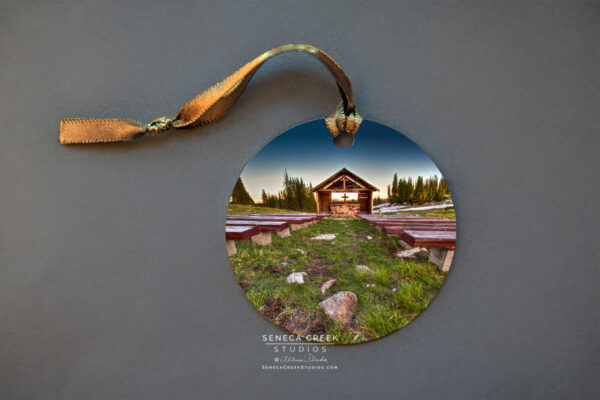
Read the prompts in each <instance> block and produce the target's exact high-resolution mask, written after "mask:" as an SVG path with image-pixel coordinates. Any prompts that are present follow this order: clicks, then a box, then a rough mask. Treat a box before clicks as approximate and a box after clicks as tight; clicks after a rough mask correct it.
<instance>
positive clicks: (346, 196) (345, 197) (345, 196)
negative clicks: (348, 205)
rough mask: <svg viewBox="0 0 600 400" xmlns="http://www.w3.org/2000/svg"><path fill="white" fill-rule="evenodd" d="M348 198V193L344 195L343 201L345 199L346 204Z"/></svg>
mask: <svg viewBox="0 0 600 400" xmlns="http://www.w3.org/2000/svg"><path fill="white" fill-rule="evenodd" d="M347 198H348V194H347V193H344V194H343V195H342V199H344V203H345V202H346V199H347Z"/></svg>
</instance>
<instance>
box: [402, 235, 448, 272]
mask: <svg viewBox="0 0 600 400" xmlns="http://www.w3.org/2000/svg"><path fill="white" fill-rule="evenodd" d="M401 239H402V241H403V242H404V243H406V244H408V245H409V246H410V247H424V248H426V249H429V262H430V263H432V264H435V265H437V267H438V268H439V269H441V270H442V271H445V272H448V271H449V270H450V265H451V264H452V258H453V257H454V248H455V246H456V231H416V230H406V231H404V232H402V236H401Z"/></svg>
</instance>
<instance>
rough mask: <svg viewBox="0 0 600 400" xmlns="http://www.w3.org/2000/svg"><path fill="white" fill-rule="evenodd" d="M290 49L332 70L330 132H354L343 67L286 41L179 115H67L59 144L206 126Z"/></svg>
mask: <svg viewBox="0 0 600 400" xmlns="http://www.w3.org/2000/svg"><path fill="white" fill-rule="evenodd" d="M288 51H300V52H305V53H308V54H311V55H313V56H314V57H316V58H317V59H319V61H321V62H322V63H323V64H324V65H325V66H326V67H327V68H328V69H329V71H330V72H331V74H332V75H333V77H334V78H335V80H336V82H337V86H338V89H339V91H340V95H341V97H342V101H341V102H340V103H339V105H338V107H337V109H336V111H335V112H334V113H333V114H331V115H330V116H328V117H327V118H325V124H326V126H327V129H328V130H329V132H330V133H331V135H332V136H333V137H334V139H335V138H337V137H338V136H339V135H340V134H347V135H353V134H354V133H356V131H357V130H358V127H359V126H360V123H361V122H362V117H361V116H360V114H358V112H356V106H355V105H354V100H353V98H352V85H351V84H350V80H349V79H348V77H347V76H346V74H345V73H344V71H343V70H342V69H341V68H340V66H339V65H338V64H337V63H336V62H335V61H334V60H333V59H332V58H331V57H330V56H329V55H327V54H326V53H325V52H324V51H322V50H320V49H318V48H316V47H314V46H311V45H307V44H287V45H284V46H280V47H276V48H274V49H272V50H269V51H267V52H266V53H263V54H261V55H260V56H258V57H257V58H255V59H254V60H252V61H250V62H249V63H248V64H246V65H244V66H243V67H242V68H240V69H239V70H237V71H236V72H235V73H233V74H232V75H230V76H229V77H227V78H225V79H223V80H222V81H220V82H217V83H216V84H214V85H213V86H211V87H210V88H208V89H207V90H205V91H204V92H202V93H201V94H199V95H198V96H196V97H194V98H193V99H192V100H190V101H188V102H187V103H185V104H184V105H183V107H181V109H180V110H179V111H178V112H177V114H176V115H175V116H174V117H172V118H170V117H162V118H158V119H155V120H154V121H152V122H150V123H149V124H144V123H142V122H139V121H135V120H132V119H126V118H65V119H62V120H61V121H60V143H62V144H75V143H101V142H122V141H129V140H133V139H135V138H138V137H140V136H144V135H153V134H158V133H161V132H165V131H168V130H171V129H185V128H193V127H196V126H201V125H206V124H209V123H211V122H212V121H214V120H216V119H218V118H220V117H222V116H223V115H225V114H226V113H227V111H229V109H230V108H231V107H233V105H234V104H235V102H236V100H237V99H238V98H239V97H240V96H241V94H242V92H243V91H244V89H245V88H246V86H247V85H248V83H249V82H250V79H252V76H253V75H254V73H255V72H256V71H257V70H258V69H259V68H260V66H261V65H263V63H264V62H265V61H267V60H268V59H269V58H271V57H273V56H275V55H277V54H281V53H285V52H288ZM340 138H341V137H340Z"/></svg>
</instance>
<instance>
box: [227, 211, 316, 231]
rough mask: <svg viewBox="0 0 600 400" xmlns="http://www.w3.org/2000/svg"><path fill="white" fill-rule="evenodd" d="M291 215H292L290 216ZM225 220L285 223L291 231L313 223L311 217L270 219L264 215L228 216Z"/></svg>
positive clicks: (267, 215)
mask: <svg viewBox="0 0 600 400" xmlns="http://www.w3.org/2000/svg"><path fill="white" fill-rule="evenodd" d="M292 215H293V214H292ZM227 220H236V221H274V222H286V223H288V224H289V226H290V229H291V230H292V231H296V230H298V229H301V228H304V227H306V226H308V225H311V224H312V223H313V221H314V219H313V218H312V217H283V216H282V217H280V216H276V217H271V216H269V214H264V215H228V216H227Z"/></svg>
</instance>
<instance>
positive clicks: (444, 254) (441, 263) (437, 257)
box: [429, 249, 454, 272]
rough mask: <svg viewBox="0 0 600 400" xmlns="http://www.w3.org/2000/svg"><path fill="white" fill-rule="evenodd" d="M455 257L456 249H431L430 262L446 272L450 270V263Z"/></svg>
mask: <svg viewBox="0 0 600 400" xmlns="http://www.w3.org/2000/svg"><path fill="white" fill-rule="evenodd" d="M453 257H454V250H445V249H431V250H429V262H430V263H432V264H434V265H436V266H437V267H438V268H439V269H441V270H442V271H444V272H448V271H450V264H452V258H453Z"/></svg>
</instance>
